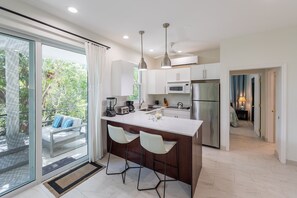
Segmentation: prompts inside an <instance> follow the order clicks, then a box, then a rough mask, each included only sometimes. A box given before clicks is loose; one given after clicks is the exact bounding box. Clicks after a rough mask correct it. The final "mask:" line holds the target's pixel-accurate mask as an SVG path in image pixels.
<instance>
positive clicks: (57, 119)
mask: <svg viewBox="0 0 297 198" xmlns="http://www.w3.org/2000/svg"><path fill="white" fill-rule="evenodd" d="M62 121H63V116H61V115H56V116H55V118H54V122H53V125H52V127H53V128H59V127H61V124H62Z"/></svg>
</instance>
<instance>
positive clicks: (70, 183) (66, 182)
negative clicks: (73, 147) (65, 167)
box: [43, 162, 104, 197]
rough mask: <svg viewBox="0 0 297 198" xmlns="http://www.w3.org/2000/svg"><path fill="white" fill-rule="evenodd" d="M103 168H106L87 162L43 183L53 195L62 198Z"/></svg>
mask: <svg viewBox="0 0 297 198" xmlns="http://www.w3.org/2000/svg"><path fill="white" fill-rule="evenodd" d="M103 168H104V166H102V165H100V164H97V163H93V162H90V163H89V162H87V163H84V164H82V165H80V166H79V167H76V168H74V169H72V170H70V171H68V172H66V173H64V174H62V175H60V176H58V177H56V178H54V179H52V180H50V181H48V182H45V183H43V185H44V186H45V187H46V188H47V189H48V190H49V191H50V192H51V193H52V194H54V195H55V197H61V196H62V195H64V194H65V193H67V192H68V191H70V190H71V189H73V188H75V187H76V186H77V185H79V184H81V183H82V182H84V181H86V180H87V179H89V178H90V177H92V176H93V175H95V174H96V173H97V172H99V171H100V170H102V169H103Z"/></svg>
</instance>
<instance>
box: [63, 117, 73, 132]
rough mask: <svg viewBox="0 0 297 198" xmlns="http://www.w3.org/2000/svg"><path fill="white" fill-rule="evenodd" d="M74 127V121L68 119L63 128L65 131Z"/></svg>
mask: <svg viewBox="0 0 297 198" xmlns="http://www.w3.org/2000/svg"><path fill="white" fill-rule="evenodd" d="M72 125H73V119H71V118H68V119H66V121H65V122H64V123H63V125H62V128H63V129H65V128H68V127H72Z"/></svg>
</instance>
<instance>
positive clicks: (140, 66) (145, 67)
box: [138, 31, 147, 71]
mask: <svg viewBox="0 0 297 198" xmlns="http://www.w3.org/2000/svg"><path fill="white" fill-rule="evenodd" d="M139 34H140V36H141V59H140V63H139V65H138V70H140V71H143V70H147V65H146V62H145V61H144V58H143V41H142V35H143V34H144V31H139Z"/></svg>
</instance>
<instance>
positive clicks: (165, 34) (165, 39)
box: [165, 27, 167, 54]
mask: <svg viewBox="0 0 297 198" xmlns="http://www.w3.org/2000/svg"><path fill="white" fill-rule="evenodd" d="M165 53H166V54H167V27H166V28H165Z"/></svg>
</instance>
